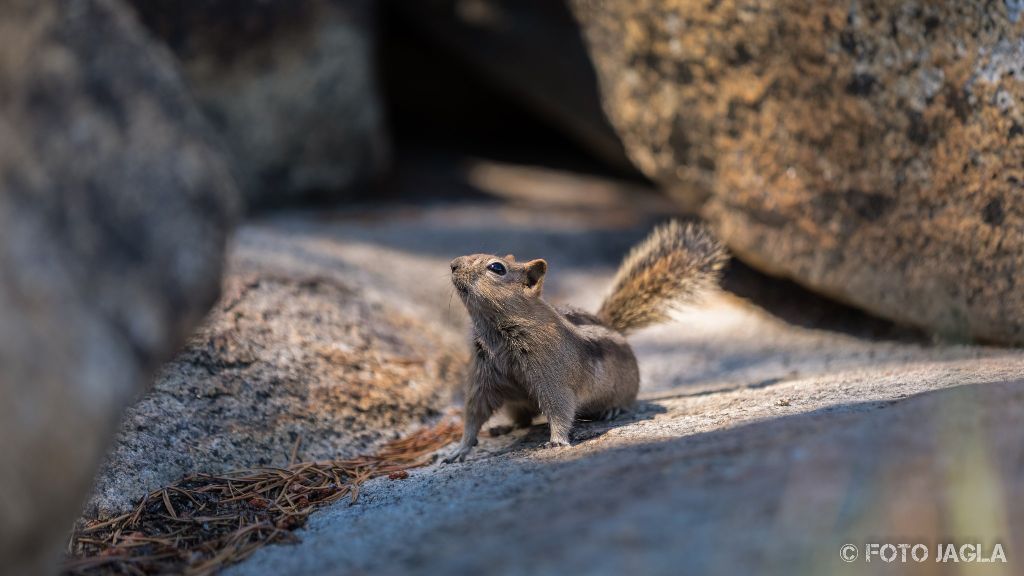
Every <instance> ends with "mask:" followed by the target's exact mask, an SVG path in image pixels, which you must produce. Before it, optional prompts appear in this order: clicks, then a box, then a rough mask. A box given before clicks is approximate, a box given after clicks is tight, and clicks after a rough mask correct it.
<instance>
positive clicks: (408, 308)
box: [85, 224, 467, 517]
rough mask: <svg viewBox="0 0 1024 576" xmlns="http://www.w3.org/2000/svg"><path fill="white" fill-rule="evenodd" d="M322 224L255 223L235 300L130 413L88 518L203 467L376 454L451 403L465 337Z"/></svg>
mask: <svg viewBox="0 0 1024 576" xmlns="http://www.w3.org/2000/svg"><path fill="white" fill-rule="evenodd" d="M307 227H308V225H307ZM308 228H313V229H312V230H307V231H305V232H304V233H302V234H298V235H292V234H290V233H288V232H287V231H286V229H283V227H282V226H281V225H280V224H277V225H273V224H269V225H257V226H249V227H245V228H242V229H241V231H240V233H239V235H238V237H237V239H236V241H235V247H234V249H233V251H232V254H231V256H230V257H229V263H230V265H229V268H230V271H229V273H228V275H227V277H226V279H225V285H224V290H223V292H224V296H223V298H222V299H221V300H220V302H219V303H218V304H217V305H216V306H215V307H214V309H213V311H212V313H211V314H210V316H209V318H208V319H207V322H206V323H205V324H204V325H203V327H202V328H201V329H200V330H199V331H198V332H197V333H196V334H195V335H194V336H193V337H192V339H191V340H190V341H189V343H188V344H187V346H186V347H185V349H184V350H183V351H182V353H181V354H180V355H179V356H178V357H177V358H176V359H175V360H174V361H172V362H170V363H168V364H166V365H165V366H164V367H163V369H162V370H161V372H160V375H159V377H158V378H157V380H156V383H155V384H154V386H153V389H152V390H150V391H149V393H148V394H146V395H145V396H144V397H142V398H141V399H140V400H139V401H138V402H137V403H136V404H135V405H134V406H132V407H131V408H130V409H129V410H128V411H127V414H126V416H125V418H124V419H123V421H122V423H121V429H120V431H119V434H118V436H117V441H116V442H115V445H114V448H113V450H111V452H110V454H109V456H108V458H107V461H106V463H105V465H104V466H103V468H102V470H101V471H100V473H99V475H98V476H97V479H96V485H95V488H94V490H93V494H92V497H91V498H90V501H89V505H88V506H87V507H86V511H85V512H86V515H87V516H90V517H96V516H97V515H98V516H100V517H106V516H110V515H114V514H119V513H123V512H125V511H127V510H130V509H131V507H132V506H134V505H135V504H136V503H137V501H138V499H139V498H141V497H142V496H144V495H145V494H147V493H149V492H150V491H152V490H156V489H159V488H160V487H162V486H165V485H167V484H169V483H172V482H174V481H175V480H177V479H179V478H181V477H183V476H187V475H189V474H195V473H200V472H201V473H217V472H225V471H229V470H237V469H242V468H248V467H253V466H286V465H287V464H288V463H289V461H290V459H291V458H292V453H293V451H294V456H295V458H296V461H308V460H326V459H331V458H339V457H351V456H355V455H357V454H359V453H367V452H370V451H372V448H373V447H375V446H376V445H378V444H379V443H380V442H381V441H385V440H393V439H395V438H397V437H399V436H400V435H401V434H402V433H404V432H406V431H408V430H410V428H411V427H413V426H418V425H422V424H423V423H424V422H427V421H430V420H432V419H435V418H436V417H437V416H438V415H439V414H440V410H441V409H443V408H445V407H447V406H448V405H449V404H450V403H451V392H452V390H454V389H455V388H456V387H457V386H458V384H459V383H461V380H462V377H463V375H464V367H465V364H466V357H467V352H466V345H465V338H464V336H463V333H462V332H461V331H460V332H456V331H454V330H452V329H451V328H449V327H447V326H444V325H441V324H440V323H439V322H437V321H436V320H435V316H434V315H433V313H434V312H436V311H430V312H429V313H428V312H427V311H424V310H421V309H419V308H418V307H417V306H416V305H415V304H413V303H404V304H395V303H394V302H393V301H394V300H395V297H394V296H389V295H388V293H387V292H386V291H382V288H381V287H379V286H374V285H367V284H366V281H365V279H363V278H361V277H365V274H366V271H365V270H360V269H359V268H356V267H352V266H349V265H346V264H344V263H342V262H341V260H340V255H339V254H338V245H337V244H336V243H335V242H333V241H332V239H331V238H330V236H328V235H324V234H322V233H317V232H316V231H315V227H308ZM382 260H383V259H382ZM434 276H437V277H441V276H442V275H441V274H434ZM385 290H386V288H385ZM403 306H404V308H403Z"/></svg>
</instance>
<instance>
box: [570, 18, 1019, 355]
mask: <svg viewBox="0 0 1024 576" xmlns="http://www.w3.org/2000/svg"><path fill="white" fill-rule="evenodd" d="M1017 4H1018V3H1013V2H1011V3H1004V2H1001V1H996V2H981V1H965V0H943V1H929V2H924V1H911V2H907V1H896V0H892V1H845V2H806V1H800V0H775V1H772V2H761V1H752V0H748V1H743V0H721V1H713V2H682V1H678V2H673V1H668V0H606V1H597V0H573V1H572V2H571V6H572V8H573V11H574V14H575V15H576V17H577V19H578V20H579V22H580V23H581V25H582V27H583V29H584V32H585V36H586V38H587V40H588V43H589V46H590V51H591V54H592V57H593V59H594V61H595V63H596V66H597V70H598V74H599V76H600V78H601V85H602V92H603V97H604V100H605V110H606V112H607V113H608V115H609V117H610V119H611V121H612V124H613V125H614V126H615V127H616V129H617V130H618V132H619V134H620V135H621V137H622V139H623V141H624V143H625V145H626V148H627V151H628V153H629V154H630V156H631V157H632V159H633V161H634V162H635V163H636V164H637V166H638V167H640V168H641V169H642V170H643V171H644V172H645V173H646V174H648V175H649V176H651V177H652V178H654V179H656V180H657V181H658V182H660V183H661V184H662V185H663V186H665V187H667V188H668V189H670V190H671V192H672V193H673V195H674V196H675V197H676V198H678V199H679V200H680V202H681V203H682V204H683V205H684V206H687V207H690V208H693V209H700V210H702V211H703V213H704V214H705V215H706V216H707V217H708V218H709V219H711V220H712V221H713V222H715V223H716V224H717V228H718V231H719V233H720V235H721V236H722V237H723V239H724V240H725V241H726V242H727V243H728V245H729V247H730V248H731V249H732V250H733V252H734V253H735V254H736V255H737V256H739V257H740V258H741V259H743V260H745V261H746V262H748V263H751V264H753V265H755V266H756V267H758V268H760V269H762V270H764V271H767V272H770V273H772V274H776V275H780V276H786V277H790V278H792V279H794V280H796V281H798V282H800V283H802V284H804V285H806V286H809V287H811V288H813V289H815V290H817V291H819V292H823V293H825V294H828V295H830V296H832V297H834V298H837V299H840V300H843V301H846V302H849V303H852V304H854V305H857V306H860V307H862V308H864V309H867V310H869V311H871V312H874V313H876V314H879V315H882V316H885V317H888V318H892V319H896V320H899V321H902V322H906V323H910V324H914V325H918V326H922V327H926V328H928V329H930V330H932V331H934V332H937V333H940V334H943V335H946V336H948V337H953V338H977V339H982V340H989V341H997V342H1004V343H1016V344H1020V343H1024V290H1021V289H1020V284H1021V283H1022V282H1024V203H1022V200H1021V197H1022V195H1024V188H1022V182H1024V100H1022V99H1024V22H1021V21H1020V20H1021V19H1020V13H1019V9H1018V8H1015V6H1016V5H1017Z"/></svg>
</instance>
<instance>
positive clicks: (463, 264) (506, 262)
mask: <svg viewBox="0 0 1024 576" xmlns="http://www.w3.org/2000/svg"><path fill="white" fill-rule="evenodd" d="M451 268H452V284H454V285H455V289H456V290H458V292H459V296H460V297H461V298H462V302H463V303H464V304H465V305H466V308H468V309H469V311H470V313H474V312H477V311H483V310H501V309H509V308H510V307H512V306H514V304H515V303H516V302H517V301H521V300H526V299H534V298H539V297H540V293H541V290H542V288H543V287H544V273H545V272H547V270H548V263H547V262H545V261H544V260H540V259H538V260H530V261H529V262H522V263H519V262H516V259H515V257H513V256H512V255H511V254H509V255H507V256H505V257H499V256H493V255H491V254H470V255H469V256H460V257H458V258H456V259H454V260H452V261H451Z"/></svg>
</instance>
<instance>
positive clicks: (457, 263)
mask: <svg viewBox="0 0 1024 576" xmlns="http://www.w3.org/2000/svg"><path fill="white" fill-rule="evenodd" d="M461 261H462V257H459V258H456V259H454V260H452V261H451V262H450V265H451V267H452V272H455V271H456V270H458V269H459V266H460V265H461V264H462V262H461Z"/></svg>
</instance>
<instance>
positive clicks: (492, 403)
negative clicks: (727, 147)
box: [448, 222, 725, 461]
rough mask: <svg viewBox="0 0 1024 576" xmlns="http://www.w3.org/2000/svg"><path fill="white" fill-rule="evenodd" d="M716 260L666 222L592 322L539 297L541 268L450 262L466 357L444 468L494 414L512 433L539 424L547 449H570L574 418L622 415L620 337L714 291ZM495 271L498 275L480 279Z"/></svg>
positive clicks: (624, 392)
mask: <svg viewBox="0 0 1024 576" xmlns="http://www.w3.org/2000/svg"><path fill="white" fill-rule="evenodd" d="M724 258H725V255H724V251H723V250H722V249H721V247H720V246H719V245H718V244H717V243H716V242H715V241H714V240H713V239H711V237H710V236H708V235H707V234H706V233H704V232H703V231H701V230H699V229H697V228H695V227H693V226H685V227H684V226H682V225H680V224H678V223H676V222H670V223H669V224H667V225H665V226H663V227H661V228H658V229H657V230H655V231H654V233H653V234H652V235H651V236H650V237H649V238H648V239H647V240H646V241H644V242H643V243H642V244H640V245H639V246H637V248H635V249H634V250H633V251H632V252H631V253H630V255H629V256H628V257H627V258H626V260H625V261H624V262H623V265H622V267H621V269H620V270H619V273H618V275H617V276H616V280H615V284H614V286H615V288H614V290H613V292H612V294H611V296H609V297H608V299H607V300H606V301H605V302H604V304H603V305H602V306H601V311H600V312H599V313H598V314H597V315H594V314H590V313H588V312H585V311H583V310H579V309H576V308H570V307H563V308H555V307H553V306H551V305H550V304H548V303H547V302H545V301H544V299H543V298H541V292H542V289H543V286H544V275H545V273H546V272H547V262H545V261H544V260H531V261H529V262H522V263H519V262H516V261H515V259H514V258H513V257H512V256H511V255H508V256H505V257H504V258H500V257H498V256H493V255H489V254H473V255H469V256H462V257H459V258H456V259H454V260H452V262H451V270H452V283H453V284H454V285H455V288H456V289H457V290H458V292H459V296H460V297H461V299H462V301H463V303H464V304H465V305H466V309H467V310H468V311H469V315H470V318H471V319H472V342H473V352H474V354H473V358H472V363H471V368H470V377H469V385H468V387H467V391H466V403H465V412H464V419H465V429H464V432H463V437H462V442H461V443H460V445H459V448H458V449H457V451H456V452H455V454H454V455H453V456H452V457H451V458H449V459H448V460H449V461H451V460H461V459H463V458H465V456H466V454H468V453H469V451H470V450H471V449H472V447H473V446H474V445H476V443H477V434H479V431H480V428H481V427H482V426H483V424H484V422H486V421H487V419H488V418H490V417H491V415H492V414H493V413H494V412H495V411H496V410H498V409H500V408H502V407H504V408H505V409H506V410H507V411H508V412H509V414H510V416H511V417H512V419H513V421H514V422H515V423H516V425H519V426H527V425H529V424H530V423H531V422H532V420H533V418H534V417H535V416H537V415H538V414H541V413H542V414H544V415H545V416H547V418H548V422H549V423H550V425H551V436H550V441H549V442H548V445H551V446H566V445H568V444H569V431H570V430H571V429H572V424H573V420H574V419H575V418H576V416H577V415H583V416H586V417H591V418H594V417H605V416H609V415H614V414H617V413H618V412H620V411H621V410H624V409H628V408H629V407H630V406H631V405H632V404H633V402H634V401H635V400H636V395H637V391H638V389H639V386H640V373H639V370H638V368H637V363H636V357H635V356H634V355H633V350H632V349H631V348H630V346H629V343H627V342H626V339H625V337H624V333H625V332H626V331H628V330H633V329H636V328H639V327H642V326H646V325H649V324H651V323H654V322H658V321H662V320H665V319H666V318H667V314H668V311H669V310H670V309H671V308H672V307H673V306H674V305H675V304H676V300H677V299H680V298H684V299H686V300H691V301H692V300H693V298H694V296H696V295H697V294H698V293H699V292H700V290H701V289H703V288H707V287H710V286H712V285H713V284H714V280H715V278H716V274H717V271H718V270H719V269H720V268H721V266H722V262H723V261H724ZM494 263H500V264H501V266H503V267H504V268H505V270H506V272H505V274H498V273H496V272H495V271H492V270H489V269H488V266H490V265H492V264H494Z"/></svg>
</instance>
